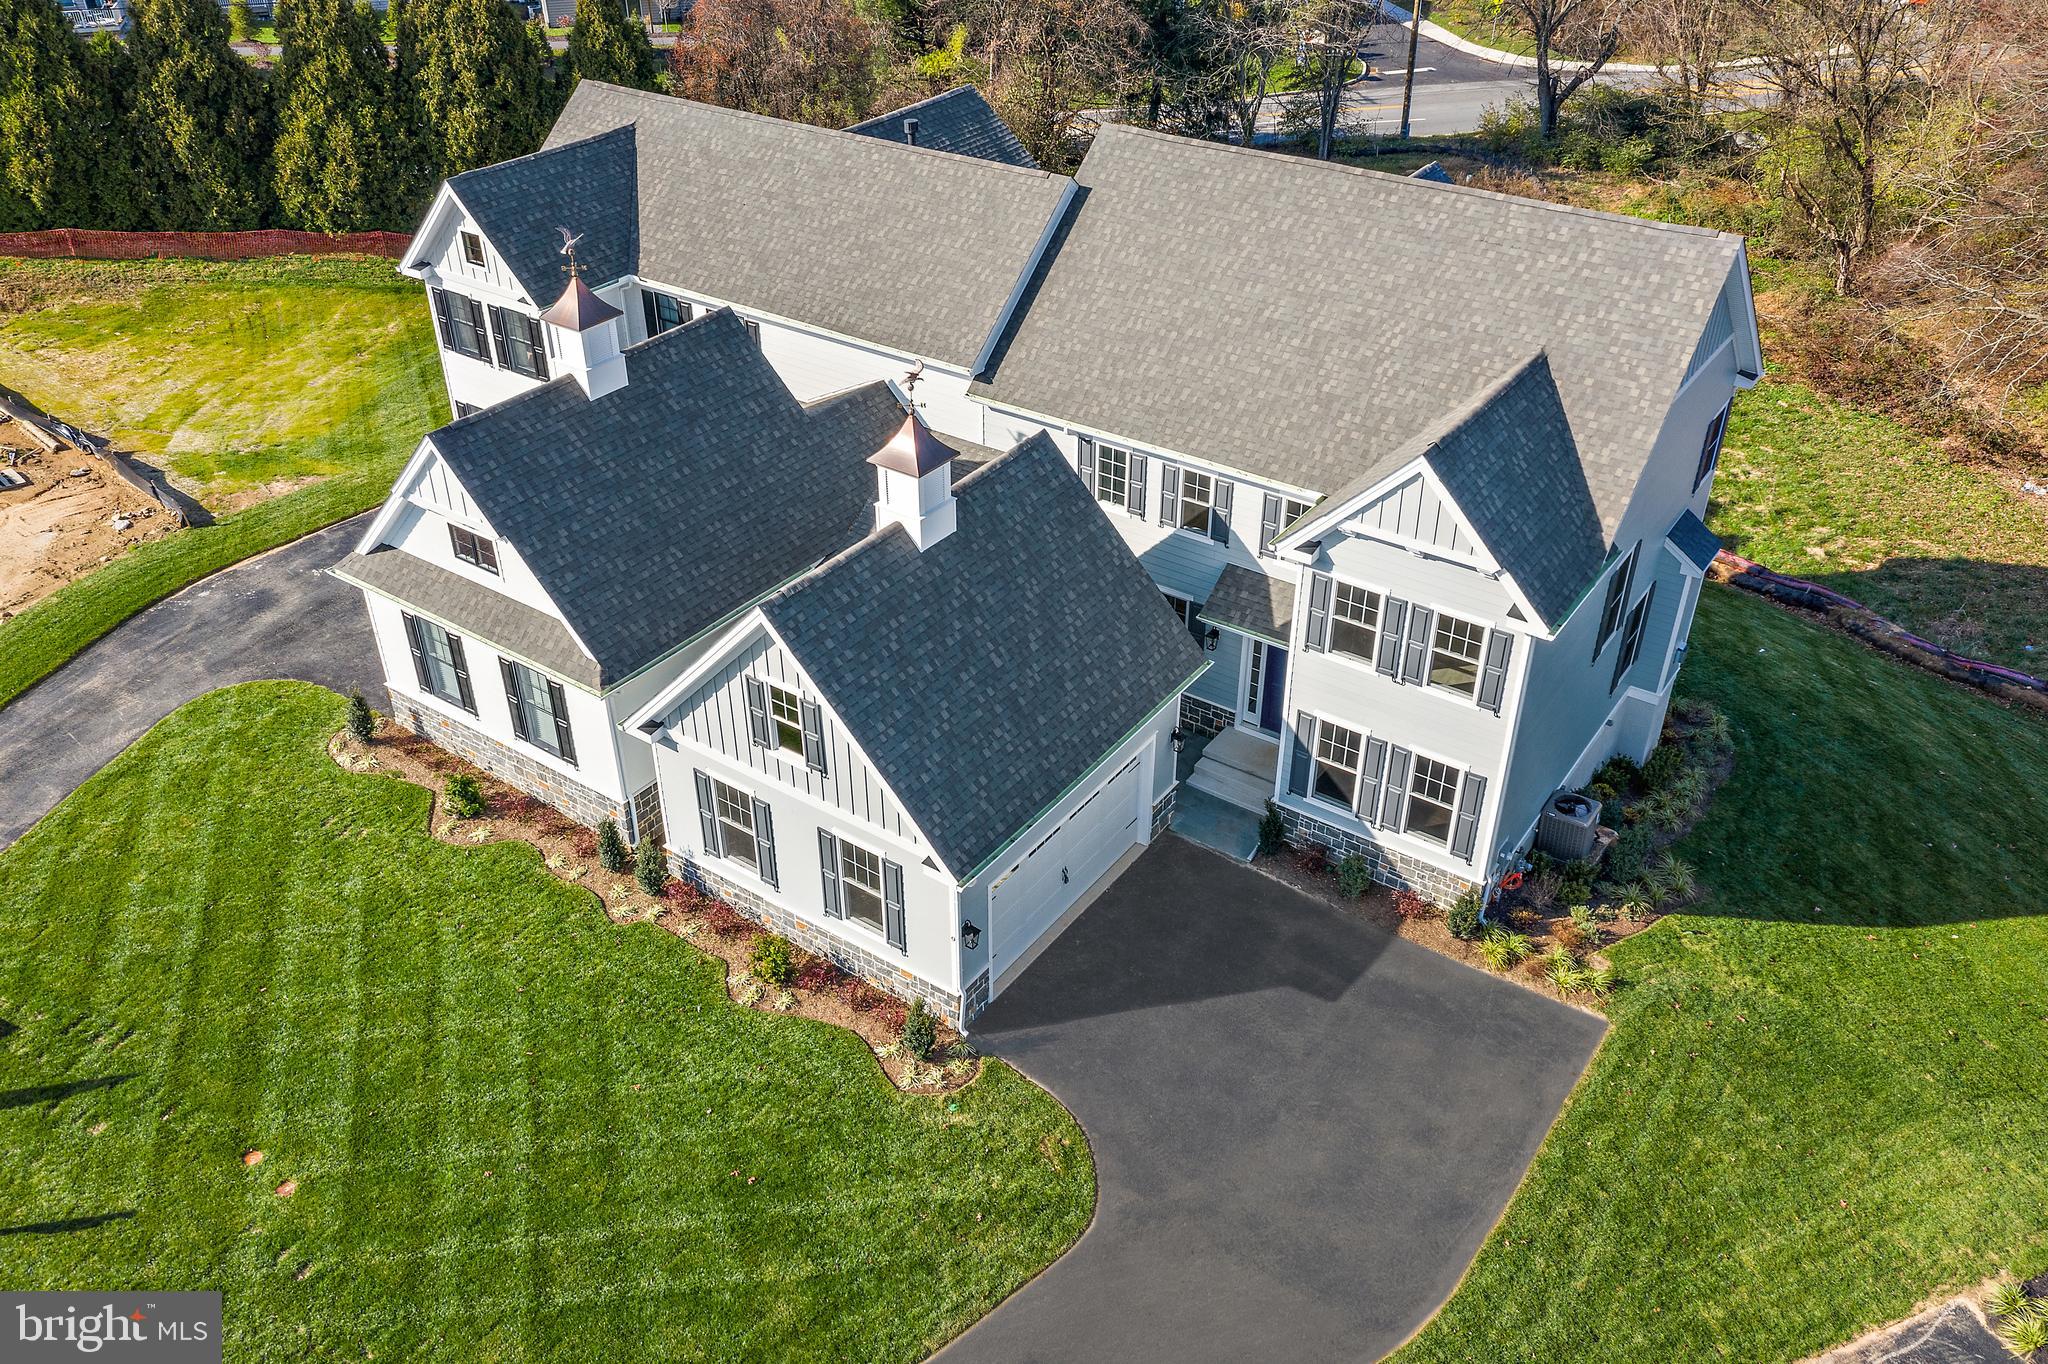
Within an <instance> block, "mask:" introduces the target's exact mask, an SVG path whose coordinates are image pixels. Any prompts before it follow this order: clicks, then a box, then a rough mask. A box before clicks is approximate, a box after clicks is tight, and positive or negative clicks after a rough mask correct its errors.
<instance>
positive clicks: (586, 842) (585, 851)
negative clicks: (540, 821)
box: [543, 818, 597, 857]
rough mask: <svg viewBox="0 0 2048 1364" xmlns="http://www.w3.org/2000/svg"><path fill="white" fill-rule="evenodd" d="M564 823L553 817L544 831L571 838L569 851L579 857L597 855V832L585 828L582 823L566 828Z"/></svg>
mask: <svg viewBox="0 0 2048 1364" xmlns="http://www.w3.org/2000/svg"><path fill="white" fill-rule="evenodd" d="M562 824H563V821H562V820H561V819H559V818H557V819H551V820H549V821H548V827H547V829H545V830H543V832H551V833H556V834H562V835H564V836H566V837H567V838H568V840H569V851H570V852H571V853H573V854H575V855H576V856H577V857H595V856H597V835H596V834H594V833H592V832H591V831H590V830H588V829H586V828H584V827H583V826H582V825H581V824H571V825H570V826H569V827H568V828H567V829H564V828H563V827H562Z"/></svg>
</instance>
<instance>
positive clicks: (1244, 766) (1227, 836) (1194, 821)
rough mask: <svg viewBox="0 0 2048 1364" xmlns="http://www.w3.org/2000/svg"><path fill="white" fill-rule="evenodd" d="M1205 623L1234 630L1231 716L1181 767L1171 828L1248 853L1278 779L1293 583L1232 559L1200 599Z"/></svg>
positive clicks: (1226, 850)
mask: <svg viewBox="0 0 2048 1364" xmlns="http://www.w3.org/2000/svg"><path fill="white" fill-rule="evenodd" d="M1201 619H1202V623H1203V624H1204V625H1205V626H1213V627H1215V628H1216V629H1218V630H1224V631H1229V632H1230V633H1232V634H1234V635H1237V636H1238V637H1239V642H1240V644H1241V645H1242V647H1241V648H1239V649H1238V650H1236V651H1235V653H1236V654H1237V657H1238V673H1237V677H1236V680H1235V683H1234V692H1233V696H1234V701H1235V704H1234V706H1233V714H1232V720H1231V723H1229V724H1227V725H1225V726H1224V727H1223V729H1222V731H1221V732H1220V733H1218V734H1216V735H1215V736H1214V737H1212V738H1210V739H1209V740H1207V741H1206V742H1205V743H1204V744H1203V745H1202V748H1201V754H1200V757H1199V758H1197V759H1196V760H1195V761H1194V762H1193V763H1192V764H1191V765H1190V767H1189V768H1188V770H1187V771H1186V772H1185V773H1184V776H1183V780H1184V783H1185V784H1184V786H1183V787H1182V790H1181V795H1180V798H1179V802H1178V805H1177V807H1176V810H1175V814H1174V827H1175V828H1176V829H1178V830H1180V832H1181V833H1182V834H1183V835H1185V836H1186V837H1189V838H1191V839H1193V840H1195V841H1196V842H1198V843H1202V844H1205V845H1207V846H1209V847H1211V848H1214V849H1216V850H1217V851H1219V852H1222V853H1225V854H1227V855H1229V856H1232V857H1236V858H1238V859H1240V860H1249V859H1250V858H1251V855H1252V853H1253V852H1255V851H1256V850H1257V847H1258V820H1259V816H1260V815H1261V814H1263V813H1264V811H1265V808H1266V802H1267V800H1269V799H1270V798H1271V797H1272V795H1273V792H1274V790H1275V788H1276V786H1277V784H1278V779H1279V769H1280V727H1281V717H1282V716H1283V715H1285V714H1286V710H1287V706H1286V700H1287V666H1288V647H1287V643H1288V640H1289V638H1290V637H1291V634H1292V629H1293V622H1294V586H1293V584H1291V583H1289V582H1286V581H1284V580H1282V579H1279V578H1275V577H1272V576H1270V575H1268V574H1265V573H1261V572H1259V571H1258V570H1257V569H1251V568H1246V567H1244V566H1242V565H1239V564H1232V565H1230V566H1228V567H1227V568H1225V569H1224V570H1223V573H1222V575H1221V576H1220V577H1218V578H1217V580H1216V587H1215V589H1214V591H1212V592H1211V593H1210V595H1209V600H1208V601H1207V602H1206V603H1204V605H1203V607H1202V614H1201Z"/></svg>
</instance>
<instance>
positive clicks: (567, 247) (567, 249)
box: [555, 227, 583, 279]
mask: <svg viewBox="0 0 2048 1364" xmlns="http://www.w3.org/2000/svg"><path fill="white" fill-rule="evenodd" d="M555 231H557V232H559V233H561V234H562V254H563V255H565V256H567V257H568V258H569V263H568V264H567V265H565V266H563V267H562V268H563V269H564V270H567V271H568V272H569V278H570V279H576V278H578V277H580V276H581V275H582V274H583V267H582V266H581V265H578V264H577V263H576V243H578V242H580V241H582V240H583V234H582V233H581V232H578V233H576V234H575V235H574V236H571V235H570V234H569V229H568V228H566V227H558V228H556V229H555Z"/></svg>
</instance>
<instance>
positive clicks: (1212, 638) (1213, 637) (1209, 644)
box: [1202, 625, 1223, 654]
mask: <svg viewBox="0 0 2048 1364" xmlns="http://www.w3.org/2000/svg"><path fill="white" fill-rule="evenodd" d="M1222 638H1223V632H1222V631H1221V630H1219V629H1217V628H1216V627H1215V626H1213V625H1212V626H1210V627H1209V633H1208V634H1206V635H1203V636H1202V647H1203V648H1204V649H1207V650H1208V651H1209V652H1210V653H1212V654H1213V653H1215V652H1216V643H1217V641H1218V640H1220V639H1222Z"/></svg>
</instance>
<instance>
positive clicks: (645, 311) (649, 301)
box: [640, 289, 655, 340]
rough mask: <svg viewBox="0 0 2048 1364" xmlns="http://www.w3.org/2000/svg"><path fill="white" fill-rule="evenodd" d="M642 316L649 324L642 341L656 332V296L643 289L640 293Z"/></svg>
mask: <svg viewBox="0 0 2048 1364" xmlns="http://www.w3.org/2000/svg"><path fill="white" fill-rule="evenodd" d="M640 315H641V317H642V318H644V319H645V320H646V322H647V331H646V334H645V336H643V337H642V339H643V340H645V339H647V338H650V337H652V336H653V335H654V332H655V327H654V295H653V293H652V292H650V291H649V290H646V289H642V290H641V291H640Z"/></svg>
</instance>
